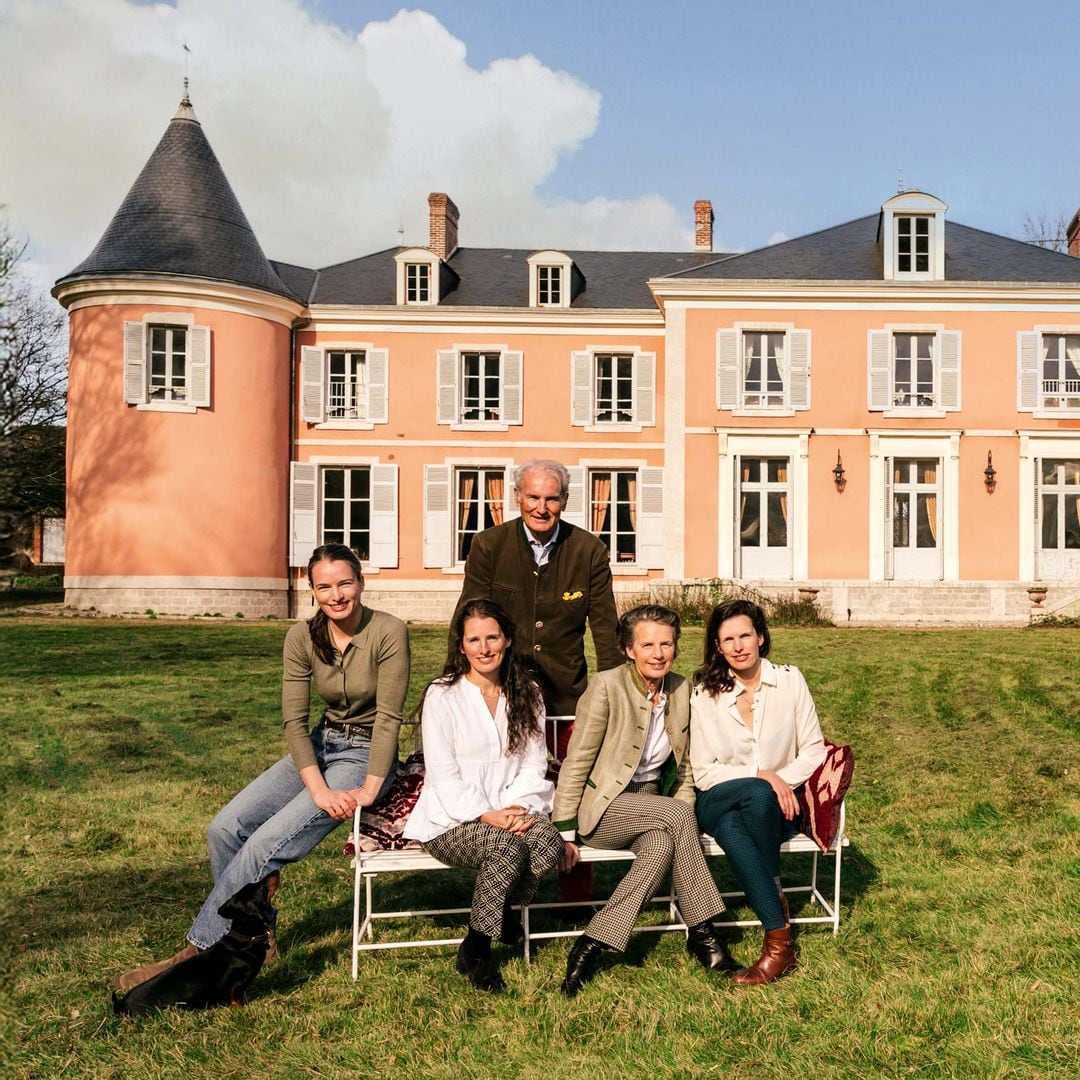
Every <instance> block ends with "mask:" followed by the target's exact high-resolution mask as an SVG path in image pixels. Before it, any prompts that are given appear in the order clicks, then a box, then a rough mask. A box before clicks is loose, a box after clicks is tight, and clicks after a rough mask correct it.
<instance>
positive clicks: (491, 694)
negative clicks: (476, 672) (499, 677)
mask: <svg viewBox="0 0 1080 1080" xmlns="http://www.w3.org/2000/svg"><path fill="white" fill-rule="evenodd" d="M467 681H468V682H470V683H472V685H473V686H475V687H476V689H477V690H479V691H480V693H481V694H483V696H484V697H486V698H498V697H502V687H501V686H493V687H490V688H489V689H487V690H485V689H484V688H483V687H482V686H481V685H480V684H479V683H477V682H473V681H472V679H468V680H467Z"/></svg>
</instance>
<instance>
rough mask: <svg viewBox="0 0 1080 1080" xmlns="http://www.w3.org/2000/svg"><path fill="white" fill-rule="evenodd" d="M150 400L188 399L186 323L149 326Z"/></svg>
mask: <svg viewBox="0 0 1080 1080" xmlns="http://www.w3.org/2000/svg"><path fill="white" fill-rule="evenodd" d="M148 352H149V370H148V375H149V386H148V396H149V399H150V400H151V401H186V400H187V396H188V395H187V330H186V328H185V327H183V326H151V327H149V350H148Z"/></svg>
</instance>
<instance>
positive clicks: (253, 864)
mask: <svg viewBox="0 0 1080 1080" xmlns="http://www.w3.org/2000/svg"><path fill="white" fill-rule="evenodd" d="M311 743H312V746H313V747H314V749H315V758H316V760H317V762H318V764H319V768H320V769H321V770H322V774H323V776H324V778H325V779H326V783H327V785H328V786H330V787H331V788H336V789H338V790H343V791H344V790H349V789H350V788H355V787H360V785H361V784H363V782H364V778H365V777H366V776H367V771H368V756H369V754H370V752H371V741H370V739H368V738H367V737H366V736H364V735H360V734H346V733H345V732H344V731H338V730H335V729H333V728H327V727H324V726H323V725H322V724H319V725H318V726H317V727H316V728H315V730H314V731H312V733H311ZM390 772H391V775H389V776H387V778H386V783H385V784H383V790H382V792H380V795H381V794H382V793H383V792H385V791H386V788H387V787H389V785H390V783H391V781H392V780H393V769H391V770H390ZM340 824H341V822H340V821H339V820H337V819H336V818H332V817H331V816H330V815H329V814H327V813H326V812H325V811H324V810H320V809H319V808H318V807H317V806H316V805H315V803H314V802H313V801H312V798H311V796H310V795H309V794H308V791H307V788H306V787H304V781H303V780H301V779H300V773H299V772H298V771H297V768H296V766H295V765H294V764H293V760H292V758H291V757H289V756H287V755H286V756H285V757H283V758H282V759H281V760H280V761H279V762H277V764H275V765H271V766H270V768H269V769H267V770H266V772H264V773H263V774H262V776H259V777H258V778H256V779H255V780H253V781H252V782H251V783H250V784H248V786H247V787H246V788H244V790H243V791H241V792H240V794H239V795H237V796H236V797H235V798H234V799H232V801H231V802H230V803H229V804H228V806H226V807H225V808H224V809H223V810H222V811H221V812H220V813H218V814H217V816H216V817H215V818H214V820H213V821H211V822H210V828H209V830H208V831H207V841H208V844H209V848H210V873H211V874H212V875H213V878H214V888H213V890H212V891H211V893H210V895H209V896H208V897H207V898H206V901H205V903H204V904H203V906H202V908H201V909H200V911H199V914H198V915H197V916H196V918H195V922H194V923H193V924H192V927H191V929H190V930H189V931H188V935H187V939H188V941H190V942H191V943H192V944H193V945H197V946H198V947H199V948H200V949H208V948H209V947H210V946H211V945H213V944H214V943H215V942H216V941H218V940H219V939H220V938H222V937H224V936H225V934H226V933H227V932H228V930H229V926H230V920H228V919H223V918H222V917H221V916H220V915H219V914H218V908H220V907H221V905H222V904H224V903H225V901H226V900H228V899H230V897H233V896H235V895H236V894H237V893H238V892H239V891H240V890H241V889H242V888H243V887H244V886H245V885H249V884H251V883H252V882H256V881H262V879H263V878H265V877H266V876H267V875H268V874H271V873H273V872H274V871H275V870H280V869H281V867H282V866H284V865H285V864H286V863H291V862H297V861H298V860H300V859H302V858H303V857H304V856H305V855H307V854H308V852H310V851H312V850H313V849H314V848H315V847H316V845H317V844H318V843H319V841H320V840H322V839H323V837H325V836H328V835H329V834H330V833H332V832H333V831H334V829H336V828H337V827H338V826H339V825H340Z"/></svg>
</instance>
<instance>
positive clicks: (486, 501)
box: [454, 468, 506, 562]
mask: <svg viewBox="0 0 1080 1080" xmlns="http://www.w3.org/2000/svg"><path fill="white" fill-rule="evenodd" d="M505 484H506V475H505V471H504V470H503V469H501V468H499V469H455V470H454V500H455V501H454V557H455V559H456V561H457V562H464V561H465V560H466V559H467V558H468V557H469V549H470V548H471V547H472V542H473V537H475V536H476V534H477V533H478V532H483V530H484V529H490V528H491V526H492V525H501V524H502V522H503V506H504V493H505Z"/></svg>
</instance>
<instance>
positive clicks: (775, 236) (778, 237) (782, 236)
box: [765, 229, 791, 247]
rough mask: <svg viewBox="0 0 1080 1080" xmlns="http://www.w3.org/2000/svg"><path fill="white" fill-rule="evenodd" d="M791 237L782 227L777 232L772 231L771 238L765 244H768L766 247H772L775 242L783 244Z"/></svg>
mask: <svg viewBox="0 0 1080 1080" xmlns="http://www.w3.org/2000/svg"><path fill="white" fill-rule="evenodd" d="M790 239H791V237H790V236H788V234H787V233H786V232H783V231H781V230H780V229H777V230H776V232H774V233H772V234H771V235H770V236H769V239H768V240H767V241H766V242H765V245H766V247H772V246H773V244H782V243H783V242H784V241H785V240H790Z"/></svg>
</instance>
